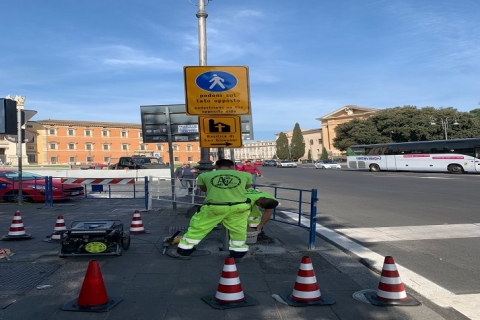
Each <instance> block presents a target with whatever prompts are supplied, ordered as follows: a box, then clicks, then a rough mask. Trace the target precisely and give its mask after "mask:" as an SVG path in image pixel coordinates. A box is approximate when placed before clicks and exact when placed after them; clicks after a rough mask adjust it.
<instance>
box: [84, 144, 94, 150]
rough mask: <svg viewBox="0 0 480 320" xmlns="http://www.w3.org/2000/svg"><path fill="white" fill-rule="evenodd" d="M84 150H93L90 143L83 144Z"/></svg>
mask: <svg viewBox="0 0 480 320" xmlns="http://www.w3.org/2000/svg"><path fill="white" fill-rule="evenodd" d="M85 149H87V150H92V149H93V146H92V144H91V143H86V144H85Z"/></svg>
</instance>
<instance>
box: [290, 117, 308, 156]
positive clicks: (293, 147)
mask: <svg viewBox="0 0 480 320" xmlns="http://www.w3.org/2000/svg"><path fill="white" fill-rule="evenodd" d="M290 155H291V158H292V159H294V160H298V159H300V158H301V157H303V156H304V155H305V140H304V139H303V133H302V130H301V129H300V125H299V124H298V123H295V127H294V128H293V133H292V140H291V141H290Z"/></svg>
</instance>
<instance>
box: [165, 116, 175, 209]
mask: <svg viewBox="0 0 480 320" xmlns="http://www.w3.org/2000/svg"><path fill="white" fill-rule="evenodd" d="M165 117H166V118H167V133H168V160H169V161H170V177H172V178H171V179H170V186H171V188H172V200H173V201H172V207H173V212H176V211H177V202H176V200H177V199H176V198H175V182H176V181H175V176H174V174H175V171H174V164H175V160H174V158H173V143H172V127H171V121H170V108H168V107H166V108H165Z"/></svg>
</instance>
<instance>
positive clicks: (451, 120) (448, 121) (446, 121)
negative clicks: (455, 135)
mask: <svg viewBox="0 0 480 320" xmlns="http://www.w3.org/2000/svg"><path fill="white" fill-rule="evenodd" d="M430 124H431V125H432V126H435V125H436V124H437V123H436V122H435V118H431V119H430ZM440 124H441V125H442V128H443V131H444V133H445V140H448V127H449V125H450V124H451V125H454V126H458V124H459V123H458V121H457V118H451V117H450V118H449V117H446V118H440Z"/></svg>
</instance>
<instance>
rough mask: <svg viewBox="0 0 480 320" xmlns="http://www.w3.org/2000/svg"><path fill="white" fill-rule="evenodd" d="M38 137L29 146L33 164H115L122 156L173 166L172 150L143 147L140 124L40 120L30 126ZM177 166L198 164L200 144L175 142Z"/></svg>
mask: <svg viewBox="0 0 480 320" xmlns="http://www.w3.org/2000/svg"><path fill="white" fill-rule="evenodd" d="M27 130H32V131H33V132H34V134H35V138H34V142H31V143H27V156H28V159H29V162H30V163H32V164H90V163H105V164H107V163H115V162H116V160H117V159H118V158H120V157H121V156H131V155H145V156H155V157H158V158H161V159H162V160H163V161H164V162H170V160H169V159H170V157H169V152H170V150H169V146H168V143H167V142H163V143H143V139H142V129H141V125H140V124H135V123H114V122H94V121H75V120H39V121H30V122H28V123H27ZM172 149H173V150H172V152H173V159H174V162H185V161H190V162H198V161H199V160H200V146H199V143H198V141H189V142H174V143H173V144H172Z"/></svg>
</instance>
